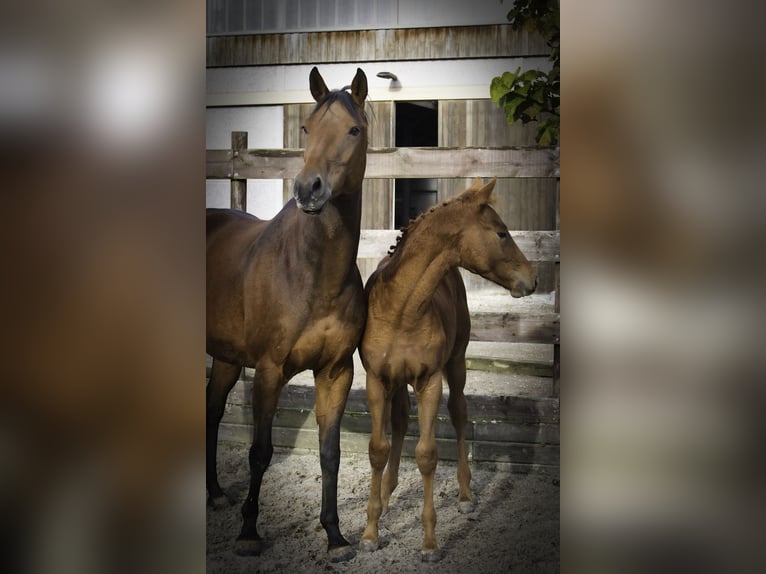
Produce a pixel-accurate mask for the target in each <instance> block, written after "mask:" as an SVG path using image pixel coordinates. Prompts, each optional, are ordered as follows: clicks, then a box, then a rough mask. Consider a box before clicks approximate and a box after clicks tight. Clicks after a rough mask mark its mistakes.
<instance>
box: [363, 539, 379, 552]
mask: <svg viewBox="0 0 766 574" xmlns="http://www.w3.org/2000/svg"><path fill="white" fill-rule="evenodd" d="M377 549H378V541H377V540H362V541H361V542H360V543H359V550H361V551H362V552H375V551H376V550H377Z"/></svg>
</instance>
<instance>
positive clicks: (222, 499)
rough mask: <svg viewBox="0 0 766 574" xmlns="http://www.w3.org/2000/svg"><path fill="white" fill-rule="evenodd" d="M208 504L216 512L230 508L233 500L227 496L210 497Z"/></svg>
mask: <svg viewBox="0 0 766 574" xmlns="http://www.w3.org/2000/svg"><path fill="white" fill-rule="evenodd" d="M207 501H208V504H209V505H210V506H212V507H213V508H214V509H215V510H221V509H222V508H229V507H230V506H231V500H229V497H228V496H226V495H225V494H222V495H221V496H210V497H208V499H207Z"/></svg>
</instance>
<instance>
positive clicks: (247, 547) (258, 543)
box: [234, 539, 266, 556]
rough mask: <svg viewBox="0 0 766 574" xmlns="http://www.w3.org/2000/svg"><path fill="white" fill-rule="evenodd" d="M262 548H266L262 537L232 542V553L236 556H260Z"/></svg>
mask: <svg viewBox="0 0 766 574" xmlns="http://www.w3.org/2000/svg"><path fill="white" fill-rule="evenodd" d="M264 550H266V542H264V540H263V539H256V540H243V539H240V540H237V541H236V542H235V543H234V554H236V555H238V556H260V555H261V552H263V551H264Z"/></svg>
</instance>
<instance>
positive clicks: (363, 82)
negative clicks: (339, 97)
mask: <svg viewBox="0 0 766 574" xmlns="http://www.w3.org/2000/svg"><path fill="white" fill-rule="evenodd" d="M351 97H352V98H354V103H355V104H356V105H357V106H359V107H360V108H362V109H364V100H365V98H367V76H365V74H364V72H363V71H362V68H357V69H356V76H354V81H353V82H351Z"/></svg>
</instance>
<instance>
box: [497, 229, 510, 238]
mask: <svg viewBox="0 0 766 574" xmlns="http://www.w3.org/2000/svg"><path fill="white" fill-rule="evenodd" d="M497 236H498V237H499V238H500V239H505V238H506V237H508V233H507V232H506V231H498V232H497Z"/></svg>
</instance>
